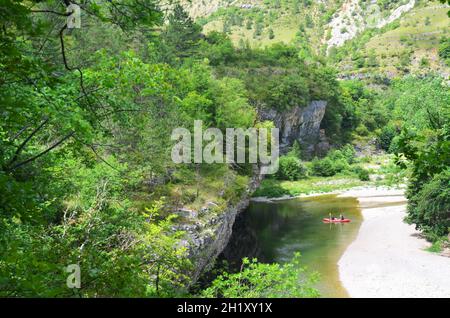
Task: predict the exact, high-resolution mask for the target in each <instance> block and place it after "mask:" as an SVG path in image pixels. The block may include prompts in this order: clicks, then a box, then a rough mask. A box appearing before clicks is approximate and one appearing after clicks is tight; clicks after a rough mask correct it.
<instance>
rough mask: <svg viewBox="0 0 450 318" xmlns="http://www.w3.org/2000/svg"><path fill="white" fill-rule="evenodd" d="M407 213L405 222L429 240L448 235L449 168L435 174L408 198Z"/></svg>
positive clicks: (449, 224) (449, 206) (449, 215)
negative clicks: (413, 224)
mask: <svg viewBox="0 0 450 318" xmlns="http://www.w3.org/2000/svg"><path fill="white" fill-rule="evenodd" d="M410 194H411V193H410ZM408 213H409V215H408V217H407V219H406V220H407V221H408V222H409V223H415V224H416V227H417V228H418V229H421V230H423V231H424V232H425V233H426V234H427V236H428V237H429V238H432V239H433V238H435V237H441V236H444V235H447V234H448V233H449V227H450V168H448V169H446V170H444V171H442V172H441V173H439V174H436V175H435V176H434V177H433V178H432V179H431V181H430V182H428V183H426V184H425V185H424V186H423V187H422V189H421V190H420V191H419V192H418V193H416V194H412V195H411V196H410V200H409V205H408Z"/></svg>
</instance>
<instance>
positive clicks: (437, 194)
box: [381, 77, 450, 237]
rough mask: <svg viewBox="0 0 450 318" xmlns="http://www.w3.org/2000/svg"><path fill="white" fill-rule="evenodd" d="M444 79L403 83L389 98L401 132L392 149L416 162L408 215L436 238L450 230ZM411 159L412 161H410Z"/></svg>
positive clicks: (449, 113) (449, 98) (449, 96)
mask: <svg viewBox="0 0 450 318" xmlns="http://www.w3.org/2000/svg"><path fill="white" fill-rule="evenodd" d="M446 85H447V84H445V81H443V80H442V79H441V78H438V77H427V78H415V77H408V78H405V79H403V80H400V81H397V82H396V83H394V85H393V86H392V90H391V92H390V94H389V95H388V96H387V98H386V99H384V100H383V101H381V103H383V104H385V105H386V107H387V108H388V109H389V110H390V112H391V114H392V115H393V118H392V119H391V121H392V122H393V123H394V124H395V125H397V126H399V128H401V133H400V134H396V135H395V137H393V138H391V140H392V142H391V143H390V149H391V150H392V151H394V152H396V153H397V154H399V157H398V163H399V164H400V165H401V166H406V165H408V164H409V165H410V167H411V171H412V175H411V178H410V182H409V187H408V199H409V204H408V218H407V220H408V221H409V222H411V223H414V224H416V227H417V228H419V229H423V230H424V231H425V232H426V233H427V234H428V235H429V236H430V237H436V236H442V235H446V234H448V232H449V223H448V222H449V218H450V214H449V209H450V206H449V201H448V192H447V191H446V190H445V189H446V188H448V182H449V179H448V173H446V171H447V170H448V167H449V166H450V156H449V154H450V140H449V126H448V123H449V121H450V109H449V106H448V105H450V92H449V89H448V87H447V86H446ZM403 158H406V159H407V160H408V161H407V162H406V163H405V160H402V159H403Z"/></svg>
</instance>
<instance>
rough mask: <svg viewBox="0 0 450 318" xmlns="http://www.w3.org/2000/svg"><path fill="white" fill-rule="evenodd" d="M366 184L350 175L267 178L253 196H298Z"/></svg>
mask: <svg viewBox="0 0 450 318" xmlns="http://www.w3.org/2000/svg"><path fill="white" fill-rule="evenodd" d="M364 184H366V182H363V181H360V180H359V179H358V178H357V177H356V176H349V175H336V176H333V177H310V178H308V179H304V180H298V181H280V180H275V179H265V180H263V181H262V183H261V186H260V187H259V188H258V190H256V191H255V193H254V194H253V196H254V197H270V198H279V197H282V196H285V195H289V196H298V195H301V194H312V193H324V192H332V191H336V190H344V189H350V188H353V187H357V186H362V185H364Z"/></svg>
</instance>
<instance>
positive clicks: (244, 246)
mask: <svg viewBox="0 0 450 318" xmlns="http://www.w3.org/2000/svg"><path fill="white" fill-rule="evenodd" d="M329 213H332V214H333V215H335V216H339V214H340V213H343V214H344V216H345V217H346V218H349V219H351V220H352V222H351V223H348V224H324V223H323V222H322V219H323V218H324V217H328V215H329ZM361 222H362V216H361V212H360V208H359V206H358V201H357V200H356V199H355V198H338V197H337V196H336V195H320V196H315V197H308V198H298V199H292V200H283V201H277V202H273V203H267V202H252V203H251V204H250V206H249V208H248V209H247V210H246V211H245V212H243V213H242V214H241V216H240V217H239V219H238V220H237V221H236V224H235V228H234V233H233V237H232V239H231V242H230V245H229V247H228V249H229V252H228V254H233V257H234V258H235V259H240V258H242V257H244V256H248V257H257V258H258V259H259V260H260V261H263V262H270V263H272V262H279V263H283V262H286V261H289V260H290V258H291V257H292V256H293V254H294V252H297V251H299V252H300V253H301V254H302V264H303V265H305V266H307V267H308V269H309V270H311V271H317V272H319V274H320V282H319V283H318V285H317V288H318V289H319V291H320V292H321V295H322V296H323V297H348V294H347V292H346V290H345V289H344V288H343V286H342V284H341V282H340V281H339V273H338V265H337V263H338V261H339V259H340V257H341V255H342V254H343V253H344V251H345V249H346V248H347V246H348V245H349V244H350V243H351V242H352V241H353V240H354V239H355V238H356V235H357V233H358V230H359V227H360V224H361ZM231 249H233V250H231Z"/></svg>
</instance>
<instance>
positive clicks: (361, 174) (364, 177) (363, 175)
mask: <svg viewBox="0 0 450 318" xmlns="http://www.w3.org/2000/svg"><path fill="white" fill-rule="evenodd" d="M353 172H354V173H356V175H357V176H358V179H359V180H361V181H370V175H369V170H367V169H364V168H362V167H359V166H357V167H355V168H354V169H353Z"/></svg>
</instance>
